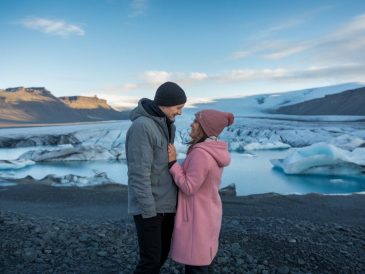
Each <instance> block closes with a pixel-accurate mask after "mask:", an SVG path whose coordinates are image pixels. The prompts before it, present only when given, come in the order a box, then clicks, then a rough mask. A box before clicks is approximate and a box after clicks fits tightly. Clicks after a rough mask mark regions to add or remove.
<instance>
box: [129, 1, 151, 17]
mask: <svg viewBox="0 0 365 274" xmlns="http://www.w3.org/2000/svg"><path fill="white" fill-rule="evenodd" d="M146 10H147V0H132V1H131V3H130V13H129V17H137V16H141V15H143V14H144V13H145V12H146Z"/></svg>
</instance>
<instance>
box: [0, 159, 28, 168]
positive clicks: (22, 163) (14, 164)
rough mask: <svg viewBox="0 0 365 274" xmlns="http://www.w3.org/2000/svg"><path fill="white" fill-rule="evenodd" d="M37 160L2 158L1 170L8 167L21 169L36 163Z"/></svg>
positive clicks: (0, 162)
mask: <svg viewBox="0 0 365 274" xmlns="http://www.w3.org/2000/svg"><path fill="white" fill-rule="evenodd" d="M34 164H35V162H34V161H32V160H27V159H18V160H0V170H6V169H21V168H24V167H27V166H31V165H34Z"/></svg>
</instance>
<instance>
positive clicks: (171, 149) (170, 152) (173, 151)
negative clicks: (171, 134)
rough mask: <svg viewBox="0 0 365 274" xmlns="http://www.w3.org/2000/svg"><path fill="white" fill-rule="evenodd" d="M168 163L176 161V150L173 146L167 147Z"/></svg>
mask: <svg viewBox="0 0 365 274" xmlns="http://www.w3.org/2000/svg"><path fill="white" fill-rule="evenodd" d="M168 155H169V162H173V161H176V148H175V146H174V145H173V144H169V147H168Z"/></svg>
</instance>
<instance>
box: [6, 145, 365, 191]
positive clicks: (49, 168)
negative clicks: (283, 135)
mask: <svg viewBox="0 0 365 274" xmlns="http://www.w3.org/2000/svg"><path fill="white" fill-rule="evenodd" d="M27 150H29V148H17V149H0V159H15V158H17V157H18V156H19V155H20V154H22V153H24V152H26V151H27ZM288 154H289V151H288V150H284V151H257V152H255V155H256V156H255V157H248V156H247V154H240V153H232V154H231V156H232V161H231V164H230V166H229V167H227V168H226V169H225V170H224V173H223V178H222V187H224V186H227V185H229V184H230V183H235V184H236V188H237V193H238V195H249V194H259V193H267V192H276V193H280V194H290V193H297V194H305V193H311V192H316V193H322V194H348V193H354V192H364V191H365V179H364V178H355V177H340V176H314V175H285V174H284V173H282V172H281V171H279V170H276V169H273V168H272V165H271V163H270V159H276V158H284V157H285V156H287V155H288ZM100 172H106V173H107V175H108V177H109V178H110V179H111V180H113V181H114V182H117V183H122V184H126V183H127V165H126V162H125V161H89V162H55V163H52V162H51V163H37V164H36V165H33V166H29V167H26V168H23V169H20V170H2V171H0V177H12V178H23V177H25V176H27V175H30V176H32V177H34V178H36V179H42V178H44V177H45V176H46V175H48V174H55V175H58V176H63V175H67V174H75V175H79V176H86V177H92V176H94V175H95V174H97V173H100ZM5 184H6V182H5V181H0V185H2V186H5Z"/></svg>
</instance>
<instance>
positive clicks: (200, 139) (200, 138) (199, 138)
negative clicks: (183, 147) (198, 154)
mask: <svg viewBox="0 0 365 274" xmlns="http://www.w3.org/2000/svg"><path fill="white" fill-rule="evenodd" d="M194 123H198V125H199V127H198V133H199V134H197V136H196V137H195V138H194V139H191V140H190V141H189V142H187V144H188V145H189V148H188V152H187V154H189V153H190V151H191V149H192V148H193V146H194V145H196V144H198V143H201V142H204V141H205V140H206V139H207V138H208V136H207V134H206V133H205V132H204V130H203V128H202V126H201V125H200V123H199V122H198V121H197V120H196V119H195V120H194Z"/></svg>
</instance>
